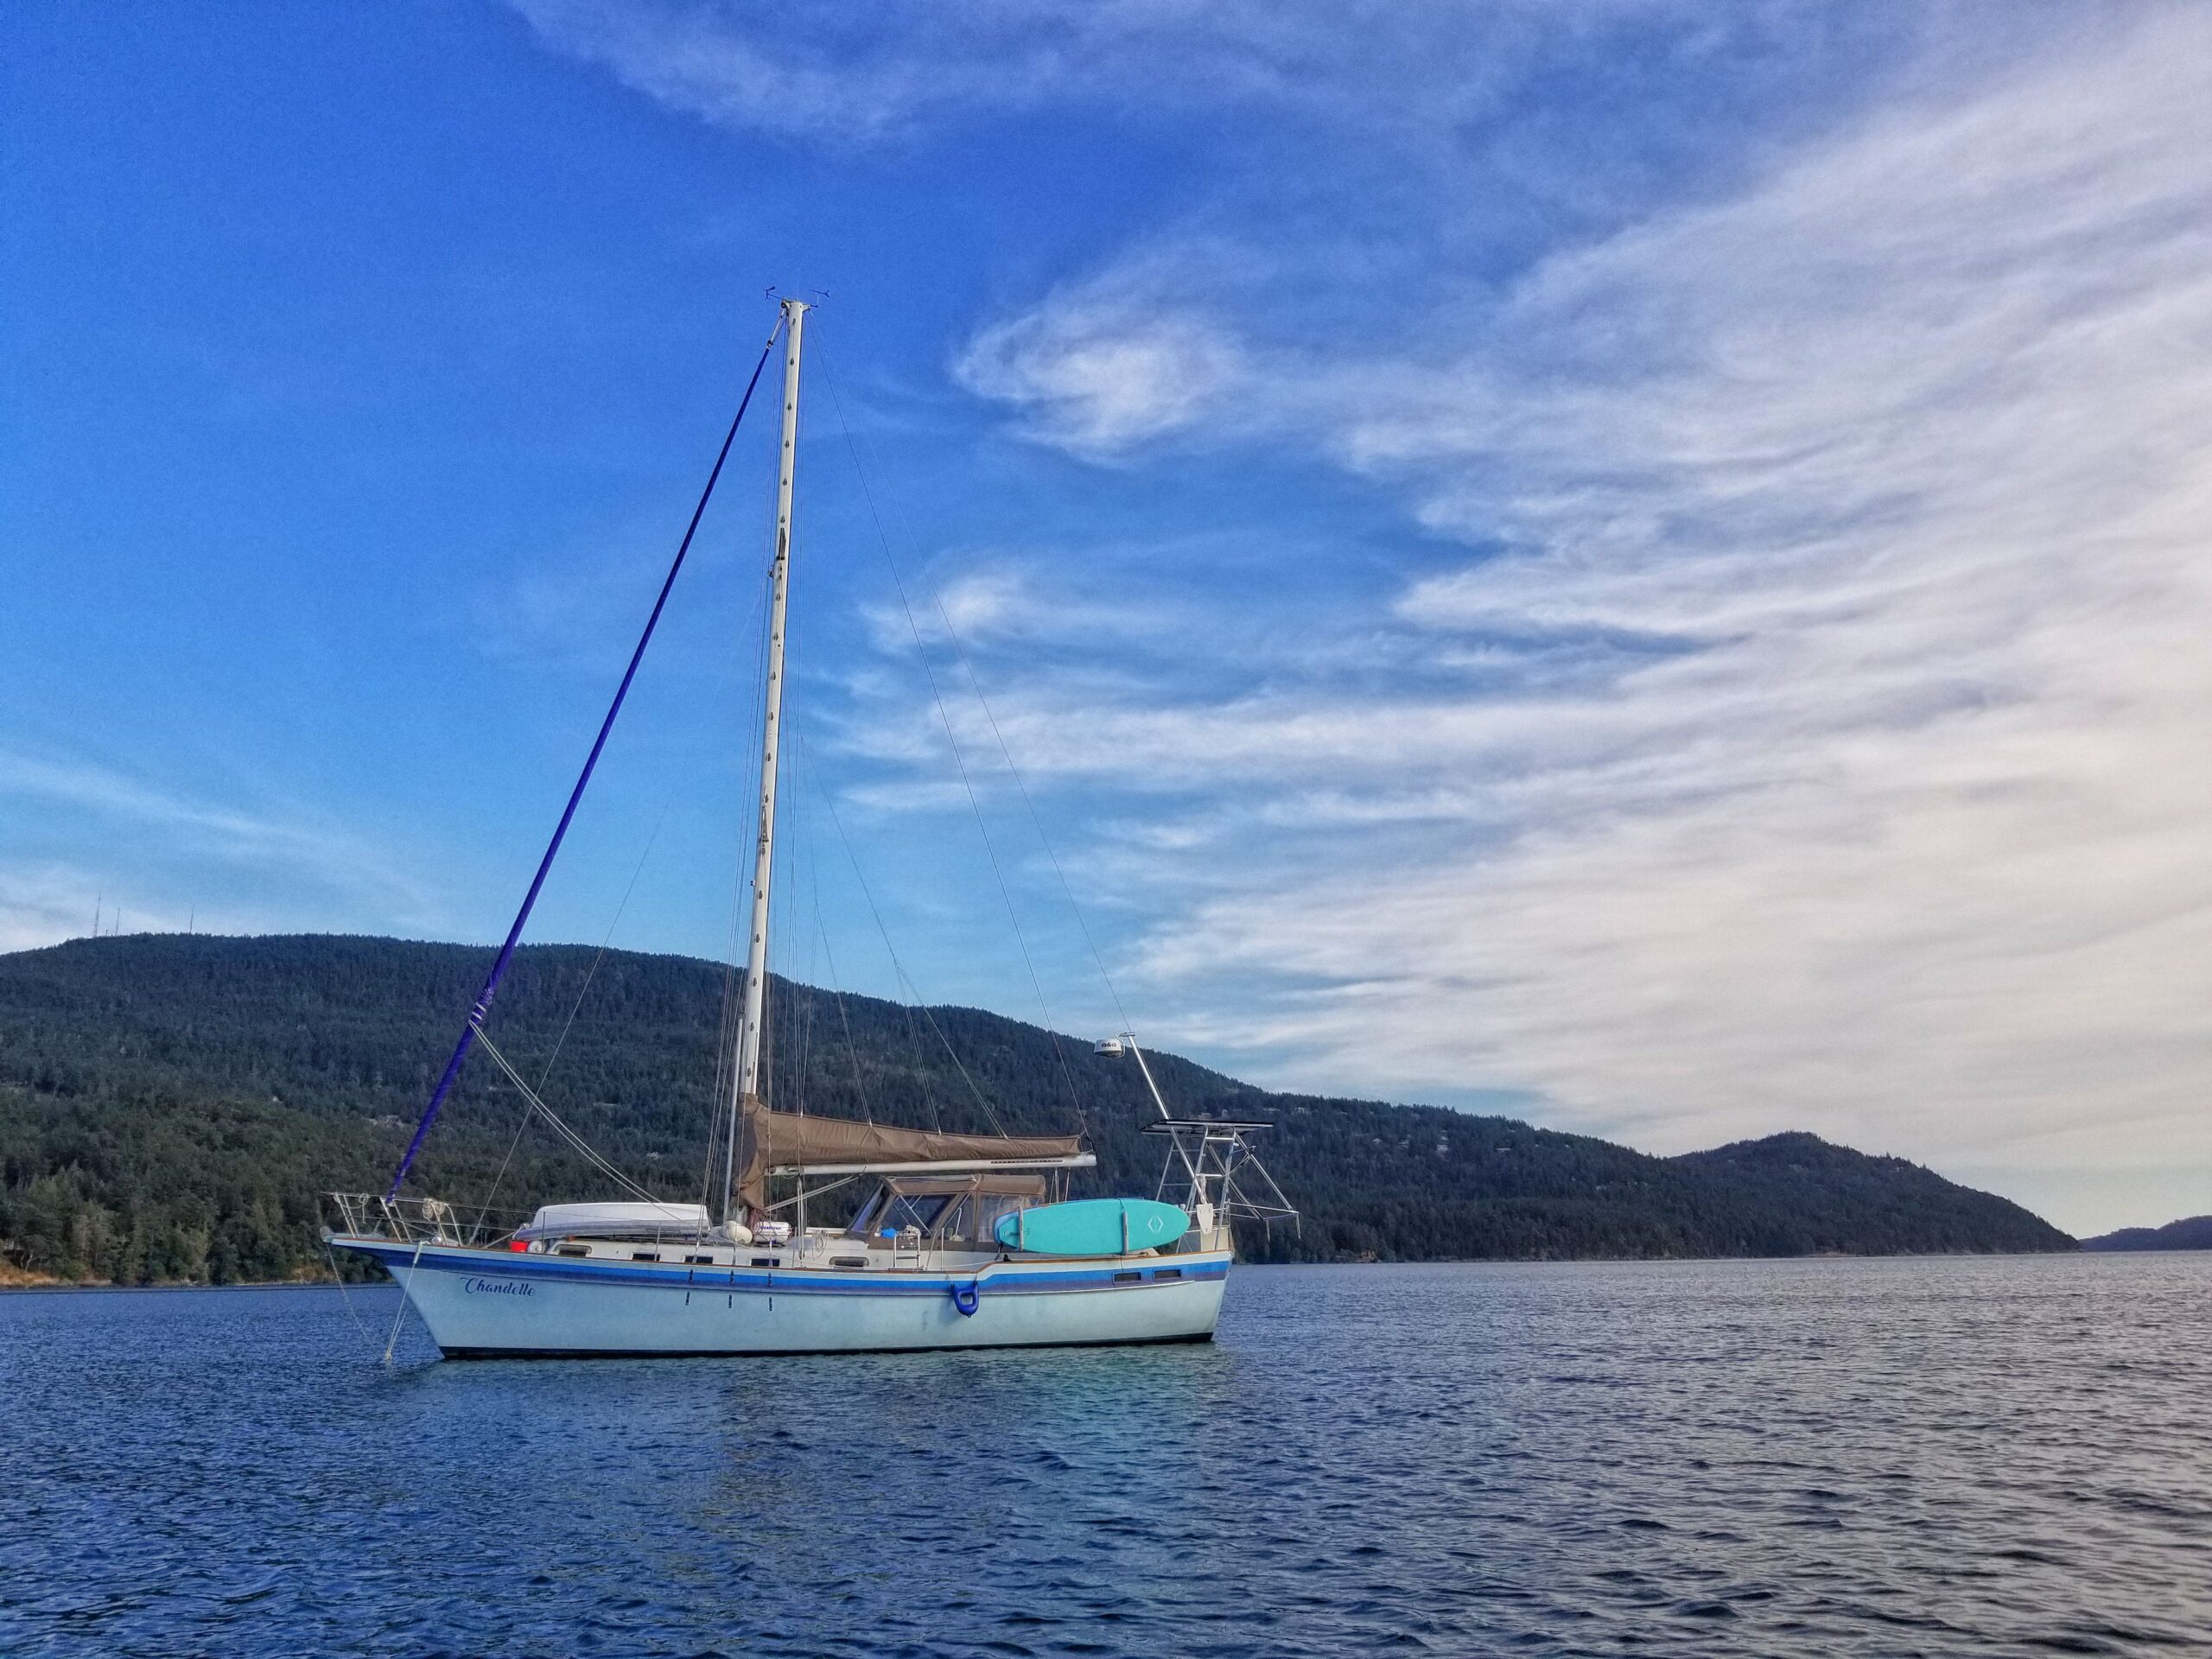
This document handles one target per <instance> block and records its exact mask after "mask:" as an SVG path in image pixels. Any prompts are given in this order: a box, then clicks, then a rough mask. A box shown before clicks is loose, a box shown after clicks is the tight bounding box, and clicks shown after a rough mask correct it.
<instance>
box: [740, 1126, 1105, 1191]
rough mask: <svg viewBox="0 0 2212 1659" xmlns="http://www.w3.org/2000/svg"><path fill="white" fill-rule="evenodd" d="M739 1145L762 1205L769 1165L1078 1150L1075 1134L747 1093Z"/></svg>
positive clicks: (951, 1159)
mask: <svg viewBox="0 0 2212 1659" xmlns="http://www.w3.org/2000/svg"><path fill="white" fill-rule="evenodd" d="M741 1124H742V1128H741V1134H740V1136H739V1140H738V1147H737V1169H738V1177H737V1192H738V1196H739V1197H740V1198H743V1199H744V1200H745V1202H746V1203H747V1204H748V1205H752V1207H753V1209H755V1210H765V1209H766V1208H767V1205H768V1171H769V1170H770V1169H771V1168H772V1167H773V1168H784V1167H788V1166H791V1165H793V1164H810V1165H819V1164H922V1163H946V1164H973V1163H980V1162H982V1161H984V1160H989V1159H1012V1158H1072V1157H1074V1156H1075V1155H1076V1154H1077V1153H1079V1152H1081V1151H1082V1150H1083V1142H1082V1137H1081V1136H1080V1135H944V1134H941V1133H939V1132H938V1131H937V1130H935V1129H900V1128H893V1127H892V1126H891V1125H890V1124H888V1123H861V1122H856V1121H855V1120H854V1119H852V1118H849V1117H802V1116H799V1115H798V1113H796V1112H772V1111H769V1110H768V1109H766V1108H765V1107H764V1106H762V1105H761V1104H760V1102H759V1101H758V1100H757V1099H756V1100H748V1101H747V1102H746V1103H745V1109H744V1111H743V1113H742V1114H741Z"/></svg>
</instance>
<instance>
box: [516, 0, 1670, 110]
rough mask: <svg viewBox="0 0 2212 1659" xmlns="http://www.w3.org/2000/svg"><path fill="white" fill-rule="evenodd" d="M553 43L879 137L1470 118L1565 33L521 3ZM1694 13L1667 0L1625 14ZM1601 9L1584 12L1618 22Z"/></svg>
mask: <svg viewBox="0 0 2212 1659" xmlns="http://www.w3.org/2000/svg"><path fill="white" fill-rule="evenodd" d="M509 3H511V4H512V5H513V7H514V9H515V10H517V11H518V12H520V13H521V14H522V16H524V18H526V19H527V20H528V21H529V22H530V24H531V28H532V29H535V30H536V31H537V34H538V35H539V36H540V37H541V38H542V39H543V41H546V43H547V44H549V45H550V46H552V47H554V48H557V49H559V50H561V51H563V52H566V53H569V54H572V55H574V56H576V57H578V58H582V59H583V60H587V61H589V62H594V63H597V64H599V65H601V66H602V67H605V68H606V69H607V70H608V71H609V72H610V73H613V75H615V76H616V77H617V78H618V79H620V80H621V81H622V82H623V83H624V84H626V85H627V86H631V87H632V88H633V89H635V90H636V91H638V92H642V93H644V94H645V95H646V96H648V97H651V98H653V99H657V100H658V101H659V102H661V103H663V104H665V105H669V106H670V107H671V108H674V109H678V110H682V111H685V112H687V113H689V114H691V115H695V116H697V117H699V118H702V119H704V120H707V121H710V122H713V123H715V124H717V125H721V126H727V127H733V128H741V129H745V130H753V131H765V132H770V133H775V134H780V135H785V136H788V137H804V138H807V139H810V140H814V141H817V142H827V143H832V144H839V145H854V144H866V143H874V142H879V141H882V140H885V139H887V138H894V137H899V136H901V135H904V134H906V133H907V132H909V131H911V130H913V129H914V128H915V127H917V126H918V125H919V124H924V123H926V122H931V121H943V120H946V119H954V118H961V117H963V116H970V115H974V114H977V113H982V112H993V113H1002V112H1008V111H1027V110H1031V109H1035V108H1039V107H1041V106H1045V105H1057V106H1065V105H1069V104H1080V103H1093V104H1096V105H1101V106H1104V107H1116V108H1126V107H1130V106H1132V105H1138V106H1148V107H1153V108H1158V107H1160V106H1163V105H1188V106H1192V107H1194V108H1198V109H1204V110H1207V111H1217V110H1219V109H1220V108H1221V107H1223V106H1224V105H1236V104H1239V103H1251V104H1257V105H1265V106H1267V107H1269V108H1273V109H1282V108H1292V109H1301V110H1305V111H1310V112H1312V113H1313V115H1315V116H1317V117H1320V118H1354V119H1362V120H1371V119H1373V118H1375V116H1376V113H1377V112H1378V110H1379V111H1383V112H1387V111H1389V110H1390V109H1391V108H1392V107H1394V106H1393V105H1389V104H1388V103H1384V104H1382V105H1378V104H1377V103H1376V100H1375V99H1373V97H1372V95H1371V92H1370V89H1371V88H1375V87H1378V86H1400V87H1403V86H1407V85H1408V84H1410V83H1412V82H1414V81H1416V80H1418V81H1419V82H1420V83H1421V84H1422V85H1424V86H1433V87H1435V88H1437V89H1439V95H1440V97H1442V98H1443V99H1445V100H1446V104H1447V105H1448V108H1449V109H1450V110H1451V111H1455V112H1457V113H1458V114H1459V115H1460V116H1462V117H1466V116H1471V115H1472V114H1473V113H1475V112H1476V111H1479V110H1480V109H1481V108H1483V107H1484V105H1485V103H1486V102H1487V101H1488V99H1490V98H1491V96H1492V95H1493V94H1494V93H1495V92H1496V90H1497V87H1498V86H1501V85H1502V84H1505V83H1506V82H1508V81H1510V79H1511V78H1512V75H1513V74H1514V73H1515V71H1516V68H1517V67H1518V66H1519V65H1520V64H1521V63H1522V62H1524V61H1525V60H1526V59H1527V58H1528V56H1529V54H1530V53H1531V52H1532V51H1533V50H1535V49H1536V48H1539V47H1540V46H1541V45H1542V44H1543V43H1544V42H1545V41H1548V40H1551V39H1555V38H1556V35H1557V32H1558V31H1557V29H1556V27H1555V26H1554V25H1552V24H1550V23H1549V22H1548V21H1547V20H1546V18H1545V16H1544V14H1545V13H1546V12H1547V11H1548V10H1552V9H1550V8H1547V7H1544V6H1542V5H1541V4H1538V3H1534V0H1530V3H1508V4H1497V5H1492V6H1490V7H1486V8H1484V9H1483V10H1480V11H1474V12H1471V11H1470V10H1468V9H1467V8H1465V7H1464V6H1459V5H1456V4H1449V3H1418V0H1417V3H1413V4H1400V5H1384V4H1380V3H1370V0H1344V3H1335V4H1331V5H1298V4H1280V3H1260V0H1214V3H1211V4H1207V5H1192V4H1188V3H1184V0H1098V3H1094V4H1090V5H1077V6H1070V5H1063V4H1058V3H1054V0H978V3H973V4H969V5H965V6H962V7H958V8H955V9H948V8H944V7H931V8H919V7H898V6H882V7H873V8H852V7H839V6H831V5H820V4H798V5H793V6H789V7H784V8H780V9H778V10H773V11H764V10H762V9H761V8H759V7H754V6H744V5H739V4H734V3H726V4H716V3H712V0H686V3H670V0H623V3H610V0H509ZM1627 10H1630V12H1643V13H1649V12H1652V11H1657V10H1675V11H1678V12H1679V11H1687V10H1689V9H1688V8H1687V7H1685V6H1682V5H1680V4H1674V3H1666V4H1662V0H1647V3H1645V4H1643V5H1642V6H1638V7H1633V8H1629V9H1627ZM1605 21H1606V13H1605V10H1593V11H1592V14H1591V15H1590V16H1587V17H1586V18H1584V19H1583V20H1582V21H1581V22H1580V23H1579V24H1576V25H1574V27H1575V28H1577V29H1580V30H1581V31H1584V32H1595V31H1597V30H1599V29H1602V28H1603V27H1604V26H1605Z"/></svg>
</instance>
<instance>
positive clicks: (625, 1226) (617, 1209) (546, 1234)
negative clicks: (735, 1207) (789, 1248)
mask: <svg viewBox="0 0 2212 1659" xmlns="http://www.w3.org/2000/svg"><path fill="white" fill-rule="evenodd" d="M713 1226H714V1220H713V1217H710V1216H709V1215H708V1214H707V1206H706V1205H703V1204H653V1203H647V1202H644V1201H640V1200H629V1201H626V1202H624V1203H620V1204H549V1205H546V1206H545V1207H544V1208H543V1209H542V1210H540V1211H538V1212H537V1214H536V1215H534V1216H532V1217H531V1218H530V1224H529V1225H528V1226H526V1227H519V1228H517V1229H516V1230H515V1236H516V1237H517V1238H658V1237H662V1236H666V1235H670V1234H675V1235H678V1236H684V1237H697V1236H702V1235H703V1234H704V1233H706V1232H707V1231H708V1230H709V1229H711V1228H712V1227H713Z"/></svg>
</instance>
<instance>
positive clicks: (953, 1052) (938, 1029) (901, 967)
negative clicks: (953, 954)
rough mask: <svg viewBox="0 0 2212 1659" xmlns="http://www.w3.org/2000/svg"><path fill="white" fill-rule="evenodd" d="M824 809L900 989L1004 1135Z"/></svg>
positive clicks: (828, 804)
mask: <svg viewBox="0 0 2212 1659" xmlns="http://www.w3.org/2000/svg"><path fill="white" fill-rule="evenodd" d="M823 810H826V811H827V812H828V813H829V822H830V823H833V824H835V825H836V827H837V839H838V840H839V841H841V842H843V843H844V847H845V856H846V858H847V859H849V860H850V861H851V863H852V867H853V880H855V881H857V882H859V883H860V887H861V897H862V898H863V899H867V900H868V914H869V915H871V916H873V917H874V918H875V929H876V931H877V932H879V933H880V934H882V936H883V948H884V950H886V951H887V952H888V953H889V955H890V957H891V971H892V972H893V973H894V974H896V975H897V976H899V984H900V986H902V987H903V988H905V989H906V991H907V992H908V993H909V994H910V995H912V997H913V999H914V1005H915V1007H917V1008H918V1010H919V1012H920V1014H921V1016H922V1018H923V1019H924V1020H927V1021H928V1022H929V1027H930V1030H931V1031H932V1032H933V1033H936V1035H937V1039H938V1042H939V1043H940V1044H941V1045H943V1046H944V1053H945V1058H947V1059H949V1060H950V1061H951V1062H952V1069H953V1070H954V1071H957V1072H958V1073H959V1074H960V1081H961V1082H963V1083H964V1084H967V1085H968V1092H969V1094H970V1095H972V1096H975V1099H976V1105H978V1106H980V1107H982V1109H983V1116H985V1117H986V1118H988V1119H989V1120H990V1125H991V1128H992V1129H993V1130H994V1131H995V1133H997V1134H1000V1135H1004V1134H1005V1133H1006V1126H1005V1125H1004V1124H1003V1123H1001V1122H999V1115H998V1114H997V1113H996V1112H995V1111H993V1110H992V1109H991V1103H990V1102H989V1101H988V1100H986V1099H984V1098H983V1091H982V1090H980V1089H978V1088H977V1087H976V1079H975V1078H973V1077H969V1075H968V1068H967V1067H966V1066H964V1065H962V1064H961V1063H960V1054H959V1052H958V1051H957V1049H955V1048H954V1047H953V1046H952V1039H950V1038H949V1037H947V1036H946V1035H945V1034H944V1027H942V1026H940V1025H939V1024H938V1021H937V1015H936V1014H932V1013H931V1011H930V1007H929V1005H928V1004H927V1003H925V1002H924V1001H922V993H921V988H920V987H919V986H918V985H916V984H915V983H914V982H913V980H912V978H911V977H909V976H908V975H907V972H906V965H905V964H904V963H901V962H900V961H899V950H898V947H896V946H895V945H893V944H892V943H891V930H890V929H889V928H887V927H886V926H884V925H883V912H881V911H880V910H879V909H878V908H877V907H876V903H875V894H874V892H873V891H872V890H871V889H870V888H869V887H868V877H867V876H866V875H865V874H862V873H861V861H860V859H859V858H858V857H857V856H856V855H855V854H854V852H853V840H852V837H851V836H848V835H847V834H846V833H845V821H844V820H843V819H842V818H841V817H838V816H837V804H836V802H835V801H832V800H829V798H826V797H825V798H823Z"/></svg>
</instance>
